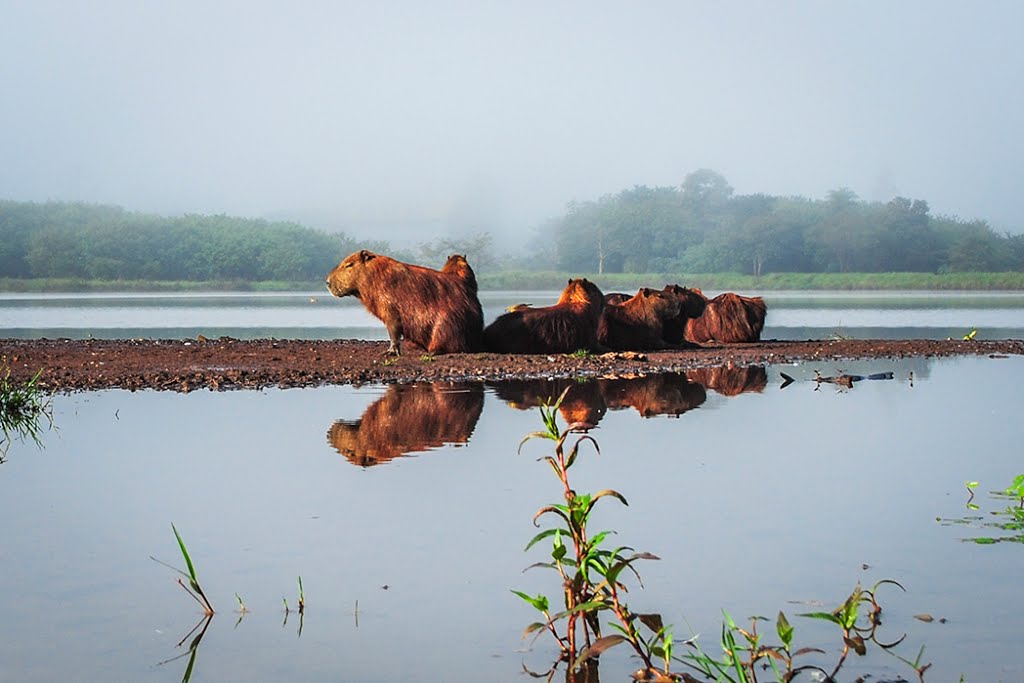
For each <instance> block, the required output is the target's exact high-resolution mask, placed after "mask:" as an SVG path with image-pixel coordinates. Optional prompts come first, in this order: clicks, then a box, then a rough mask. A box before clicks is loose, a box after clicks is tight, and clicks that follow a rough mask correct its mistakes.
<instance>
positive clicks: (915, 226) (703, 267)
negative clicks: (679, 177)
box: [545, 169, 1024, 277]
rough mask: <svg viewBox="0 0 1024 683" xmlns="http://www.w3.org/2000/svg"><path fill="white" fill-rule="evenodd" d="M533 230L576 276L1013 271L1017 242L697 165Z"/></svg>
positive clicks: (1022, 250) (1022, 261)
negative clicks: (729, 177) (748, 190)
mask: <svg viewBox="0 0 1024 683" xmlns="http://www.w3.org/2000/svg"><path fill="white" fill-rule="evenodd" d="M545 233H546V235H547V236H548V238H549V239H553V241H554V244H555V249H554V257H555V258H554V260H555V263H554V264H553V265H554V267H556V268H558V269H560V270H566V271H578V272H588V273H618V272H626V273H645V272H662V273H717V272H735V273H744V274H749V275H753V276H755V277H759V276H761V275H763V274H766V273H769V272H797V273H802V272H824V273H831V272H837V273H848V272H867V273H871V272H927V273H947V272H1005V271H1024V235H1009V234H1005V235H999V234H997V233H996V232H995V231H994V230H993V229H992V228H991V227H990V226H989V225H988V223H987V222H986V221H984V220H961V219H959V218H956V217H948V216H933V215H932V214H931V212H930V210H929V207H928V203H927V202H926V201H924V200H922V199H908V198H905V197H895V198H894V199H892V200H891V201H889V202H867V201H862V200H860V199H859V198H858V197H857V195H856V194H855V193H854V192H853V191H851V190H849V189H848V188H839V189H837V190H833V191H831V192H829V193H828V196H827V197H826V198H825V199H823V200H811V199H805V198H802V197H776V196H770V195H765V194H751V195H736V194H734V192H733V188H732V187H731V186H730V185H729V183H728V182H727V181H726V179H725V178H724V177H723V176H722V175H720V174H719V173H716V172H715V171H712V170H708V169H701V170H699V171H694V172H693V173H690V174H689V175H687V176H686V178H685V180H684V181H683V183H682V184H681V185H680V186H678V187H653V188H652V187H646V186H636V187H634V188H632V189H628V190H623V191H622V192H619V193H618V194H615V195H608V196H605V197H601V198H600V199H597V200H594V201H586V202H578V203H574V204H571V205H569V208H568V211H567V212H566V214H565V215H564V216H562V217H560V218H557V219H555V220H553V221H551V222H550V223H549V224H548V226H547V227H546V229H545Z"/></svg>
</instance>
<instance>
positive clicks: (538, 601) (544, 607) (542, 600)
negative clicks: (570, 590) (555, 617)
mask: <svg viewBox="0 0 1024 683" xmlns="http://www.w3.org/2000/svg"><path fill="white" fill-rule="evenodd" d="M512 592H513V593H515V594H516V595H518V596H519V597H521V598H522V599H523V600H525V601H526V602H528V603H530V604H531V605H533V607H534V609H536V610H537V611H538V612H544V613H545V614H546V613H547V611H548V599H547V598H546V597H544V596H543V595H538V596H537V597H532V596H530V595H527V594H526V593H523V592H522V591H517V590H514V591H512Z"/></svg>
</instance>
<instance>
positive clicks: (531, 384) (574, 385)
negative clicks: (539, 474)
mask: <svg viewBox="0 0 1024 683" xmlns="http://www.w3.org/2000/svg"><path fill="white" fill-rule="evenodd" d="M767 382H768V375H767V373H766V372H765V369H764V368H763V367H761V366H757V365H755V366H750V367H729V366H726V367H717V368H706V369H698V370H690V371H687V372H686V373H685V374H684V373H672V372H667V373H659V374H656V375H648V376H646V377H634V378H595V379H589V380H582V381H580V380H576V379H567V378H562V379H558V378H556V379H550V380H547V379H520V380H508V381H502V382H489V383H488V385H487V386H488V387H489V388H490V389H491V390H492V391H493V392H494V393H495V395H496V396H497V397H498V398H500V399H501V400H503V401H505V402H506V403H507V404H509V405H510V406H511V407H513V408H517V409H519V410H527V409H531V408H536V407H537V406H540V405H544V404H546V403H550V402H552V401H554V400H555V399H556V398H558V397H559V396H563V392H564V396H563V398H562V402H561V403H560V404H559V406H558V410H559V412H560V413H561V415H562V419H564V420H565V423H566V425H567V426H572V425H576V426H577V427H579V428H587V427H593V426H596V425H597V423H598V422H599V421H600V420H601V418H602V417H603V416H604V415H605V413H607V412H608V411H609V410H623V409H627V408H632V409H633V410H636V411H637V412H638V413H639V414H640V415H641V416H643V417H654V416H656V415H667V416H670V417H679V416H680V415H682V414H683V413H685V412H687V411H689V410H693V409H694V408H696V407H698V406H700V405H701V404H703V403H704V401H706V400H707V392H708V391H709V390H714V391H716V392H717V393H719V394H722V395H723V396H736V395H738V394H741V393H744V392H747V391H753V392H760V391H762V390H763V389H764V387H765V386H766V384H767Z"/></svg>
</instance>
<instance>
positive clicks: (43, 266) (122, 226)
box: [0, 201, 366, 282]
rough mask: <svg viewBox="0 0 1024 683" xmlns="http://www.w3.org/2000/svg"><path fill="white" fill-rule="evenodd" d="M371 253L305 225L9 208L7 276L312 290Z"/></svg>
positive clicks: (3, 237)
mask: <svg viewBox="0 0 1024 683" xmlns="http://www.w3.org/2000/svg"><path fill="white" fill-rule="evenodd" d="M362 246H366V245H365V244H363V243H360V244H357V243H356V242H354V241H353V240H351V239H349V238H348V237H346V236H345V235H337V234H334V235H330V234H325V233H323V232H321V231H318V230H313V229H311V228H307V227H303V226H301V225H298V224H296V223H287V222H268V221H263V220H253V219H245V218H235V217H231V216H197V215H186V216H181V217H177V218H167V217H162V216H154V215H150V214H143V213H134V212H129V211H126V210H124V209H121V208H118V207H112V206H101V205H95V204H83V203H65V202H47V203H43V204H35V203H29V202H12V201H0V277H7V278H77V279H83V280H186V281H187V280H197V281H222V282H228V281H259V280H285V281H297V282H312V281H318V280H320V279H322V278H323V276H324V274H325V273H327V272H328V271H330V269H331V268H333V267H334V266H336V265H337V264H338V261H340V260H341V259H342V258H344V257H345V256H346V255H348V254H350V253H351V252H352V251H354V250H355V249H357V248H360V247H362Z"/></svg>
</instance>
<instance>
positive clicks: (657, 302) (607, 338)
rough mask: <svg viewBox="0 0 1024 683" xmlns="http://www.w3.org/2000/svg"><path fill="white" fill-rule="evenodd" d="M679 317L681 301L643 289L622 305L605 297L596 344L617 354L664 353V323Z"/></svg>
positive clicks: (665, 294)
mask: <svg viewBox="0 0 1024 683" xmlns="http://www.w3.org/2000/svg"><path fill="white" fill-rule="evenodd" d="M678 315H679V300H678V299H676V298H675V296H673V295H671V294H667V293H665V292H662V291H659V290H656V289H650V288H648V287H642V288H641V289H640V290H639V291H638V292H637V293H636V294H635V295H634V296H632V297H630V298H629V299H626V300H625V301H623V302H622V303H621V304H616V303H608V297H607V296H606V297H605V306H604V311H603V312H602V313H601V323H600V324H599V325H598V327H597V340H598V341H599V342H601V343H602V344H604V345H605V346H607V347H608V348H610V349H614V350H616V351H639V350H650V349H665V348H669V347H670V346H671V345H670V344H668V343H666V342H665V340H664V338H663V333H664V332H663V328H664V325H665V321H666V320H668V319H669V318H674V317H676V316H678Z"/></svg>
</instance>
